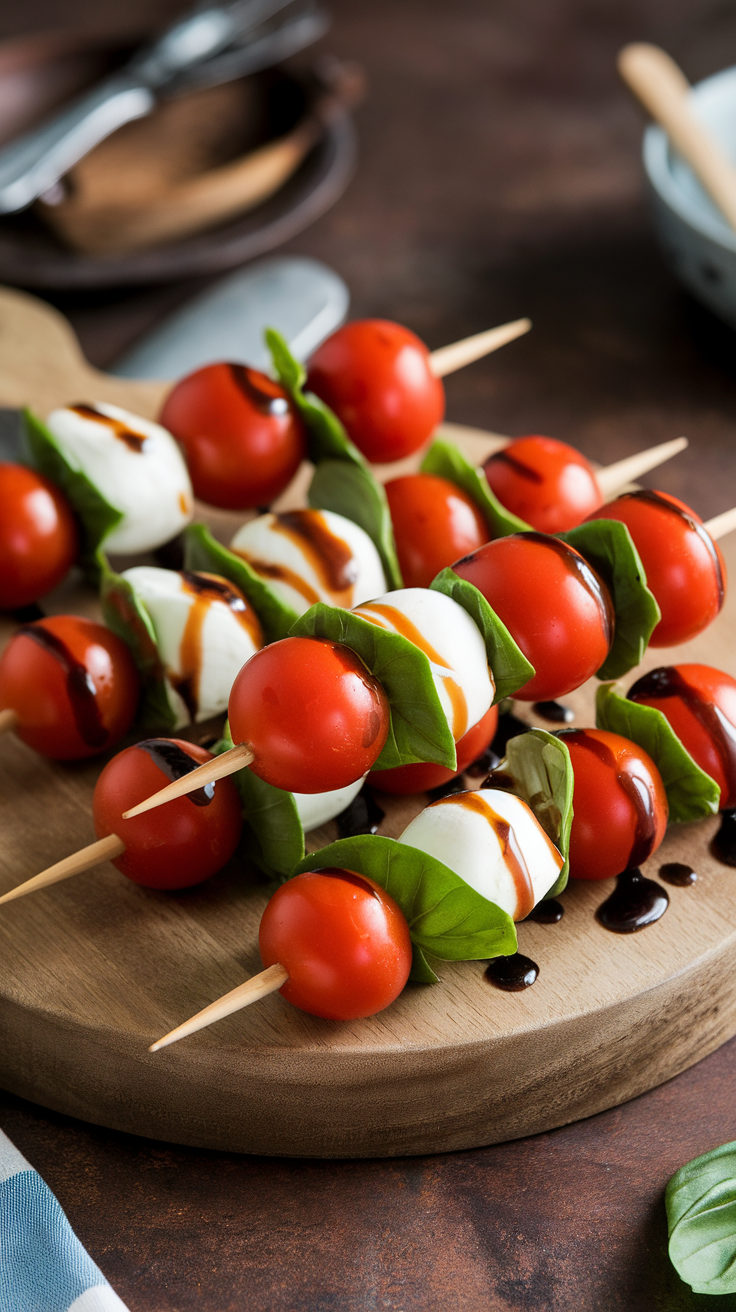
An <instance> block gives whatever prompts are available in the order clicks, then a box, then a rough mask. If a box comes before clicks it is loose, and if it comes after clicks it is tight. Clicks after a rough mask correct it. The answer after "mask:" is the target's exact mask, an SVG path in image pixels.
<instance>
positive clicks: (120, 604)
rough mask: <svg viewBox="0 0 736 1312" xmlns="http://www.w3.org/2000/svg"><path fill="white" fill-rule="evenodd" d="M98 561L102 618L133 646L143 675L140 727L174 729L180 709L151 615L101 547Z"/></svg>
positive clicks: (109, 627) (131, 649) (136, 660)
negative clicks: (172, 698)
mask: <svg viewBox="0 0 736 1312" xmlns="http://www.w3.org/2000/svg"><path fill="white" fill-rule="evenodd" d="M97 561H98V567H99V574H100V603H101V606H102V618H103V619H104V621H105V623H106V625H107V627H108V629H112V631H113V633H116V634H117V636H118V637H119V638H122V640H123V642H124V643H125V644H126V646H127V647H129V648H130V652H131V655H132V657H133V660H134V661H135V664H136V669H137V670H138V673H139V675H140V679H141V687H142V698H141V704H140V706H139V708H138V723H139V726H140V728H141V729H142V730H144V731H147V730H151V729H162V728H165V729H173V728H174V725H175V724H176V711H175V710H174V707H173V706H172V705H171V702H170V700H169V694H168V688H167V684H166V679H165V677H164V667H163V664H162V662H161V658H160V656H159V654H158V646H157V643H156V631H155V629H154V627H153V623H152V620H151V617H150V615H149V614H148V611H147V610H146V607H145V606H144V604H143V602H142V601H141V599H140V597H138V595H137V593H136V591H135V589H134V588H133V587H132V585H131V584H130V583H129V582H128V580H127V579H124V578H123V577H122V575H120V574H116V573H115V571H114V570H112V569H110V566H109V564H108V562H107V560H106V558H105V556H104V554H103V552H102V551H99V550H98V552H97Z"/></svg>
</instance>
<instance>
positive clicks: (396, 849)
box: [294, 834, 516, 971]
mask: <svg viewBox="0 0 736 1312" xmlns="http://www.w3.org/2000/svg"><path fill="white" fill-rule="evenodd" d="M328 866H337V867H338V868H341V869H345V870H354V871H355V872H356V873H357V874H359V875H368V877H369V878H370V879H374V880H375V882H376V883H377V884H380V886H381V888H384V889H385V890H386V892H387V893H390V895H391V897H392V898H393V899H394V901H396V902H398V904H399V906H400V908H401V910H402V911H403V913H404V915H405V916H406V919H407V921H408V924H409V932H410V934H411V939H412V943H413V944H414V945H415V946H416V947H417V948H418V949H419V951H420V952H421V953H422V954H424V953H425V952H429V953H430V954H431V955H432V956H433V957H440V958H441V959H442V960H443V961H477V960H479V959H480V960H485V959H488V958H489V957H499V956H508V955H509V954H510V953H512V952H515V951H516V929H515V927H514V922H513V920H512V919H511V917H510V916H508V915H507V914H506V912H505V911H502V910H501V908H500V907H498V906H496V904H495V902H489V901H488V899H487V898H485V897H481V895H480V893H476V891H475V889H474V888H471V887H470V885H469V884H466V883H465V880H464V879H461V878H460V876H459V875H456V874H455V872H454V871H453V870H450V869H449V868H448V866H446V865H444V864H443V863H442V862H441V861H438V860H437V859H436V858H435V857H433V856H429V855H428V854H427V853H426V852H420V851H419V849H418V848H416V847H409V845H408V844H407V843H399V842H397V840H396V839H395V838H384V837H382V836H381V835H380V834H361V835H360V836H359V837H357V838H341V839H338V841H337V842H336V843H330V845H329V846H328V847H323V848H322V849H321V851H319V852H312V853H310V855H309V856H308V857H305V859H304V860H303V861H301V862H300V863H299V865H298V866H297V868H296V870H295V871H294V873H295V874H297V875H298V874H301V873H302V872H303V871H305V870H320V869H324V868H325V867H328ZM416 965H417V970H418V971H421V970H422V969H425V968H426V966H427V963H426V961H425V960H424V957H423V956H422V958H421V959H420V960H418V961H417V963H416Z"/></svg>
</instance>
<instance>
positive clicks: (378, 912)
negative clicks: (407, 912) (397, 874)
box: [258, 869, 411, 1020]
mask: <svg viewBox="0 0 736 1312" xmlns="http://www.w3.org/2000/svg"><path fill="white" fill-rule="evenodd" d="M258 946H259V949H260V953H261V961H262V962H263V965H264V967H266V968H268V967H269V966H274V965H276V963H277V962H279V963H280V964H281V965H282V966H283V967H284V969H285V970H288V972H289V978H288V980H287V981H286V983H285V984H284V985H282V987H281V989H280V992H281V993H282V994H283V996H284V997H285V998H286V999H287V1001H288V1002H291V1003H293V1005H294V1006H295V1007H299V1008H300V1009H301V1010H302V1011H306V1012H309V1014H310V1015H312V1016H322V1017H324V1019H325V1020H359V1019H360V1018H361V1017H363V1016H373V1015H375V1013H376V1012H377V1011H383V1009H384V1007H388V1006H390V1004H391V1003H392V1002H393V1001H394V1000H395V999H396V998H397V997H398V996H399V994H400V993H401V990H402V989H403V987H404V985H405V984H406V981H407V979H408V978H409V971H410V970H411V939H410V937H409V926H408V925H407V923H406V920H405V918H404V916H403V914H402V912H401V911H400V909H399V907H398V906H397V904H396V903H395V902H394V899H393V898H392V897H390V896H389V894H388V893H386V892H384V890H383V889H382V888H381V887H380V886H379V885H378V884H376V883H375V882H374V881H373V880H372V879H368V878H367V877H366V876H365V875H358V874H355V873H354V872H353V871H352V870H336V869H326V870H315V871H312V872H311V873H309V874H305V875H296V876H295V878H294V879H290V880H288V881H287V882H286V883H285V884H282V885H281V887H280V888H279V889H277V890H276V892H275V893H274V895H273V897H272V898H271V901H270V902H269V903H268V906H267V907H266V910H265V911H264V913H263V918H262V920H261V927H260V930H259V933H258Z"/></svg>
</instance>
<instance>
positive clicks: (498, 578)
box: [453, 533, 614, 702]
mask: <svg viewBox="0 0 736 1312" xmlns="http://www.w3.org/2000/svg"><path fill="white" fill-rule="evenodd" d="M453 569H454V570H455V573H456V574H459V575H460V577H461V578H463V579H468V580H469V582H470V583H474V584H475V586H476V588H478V589H479V591H480V592H482V593H483V596H484V597H485V598H486V600H487V601H488V602H490V604H491V606H492V607H493V609H494V610H495V611H496V613H497V615H499V616H500V618H501V619H502V620H503V622H504V624H505V625H506V627H507V629H508V630H509V631H510V633H511V635H512V637H513V638H514V639H515V640H516V642H518V644H519V646H520V647H521V650H522V651H523V653H524V655H525V656H526V658H527V660H529V661H531V663H532V665H533V666H534V669H535V671H536V673H535V675H534V677H533V678H531V679H530V680H529V682H528V683H525V684H524V687H523V688H521V689H520V690H519V691H518V692H515V693H514V696H515V697H518V698H520V700H521V701H527V702H535V701H548V700H554V699H555V698H556V697H562V696H564V694H565V693H568V692H572V690H573V689H574V688H579V687H580V685H581V683H585V680H586V679H589V678H590V677H591V675H593V674H595V672H596V670H598V669H599V668H600V666H601V665H602V664H603V662H604V660H605V658H606V656H607V655H608V652H609V650H610V647H611V643H612V641H613V626H614V615H613V606H612V604H611V598H610V596H609V595H608V589H607V588H606V585H605V584H604V582H603V580H602V579H600V578H599V577H598V575H597V574H596V572H595V570H594V569H592V568H591V566H590V565H589V564H588V562H587V561H586V560H584V559H583V557H582V556H581V555H580V553H579V552H578V551H574V550H573V549H572V547H568V546H567V545H566V544H565V543H564V542H560V541H559V539H557V538H551V537H546V536H544V535H543V534H541V533H512V534H511V535H510V536H509V537H507V538H496V540H495V541H494V542H487V543H486V545H485V546H484V547H481V548H480V550H479V551H475V552H473V554H472V555H471V556H466V557H465V558H464V559H463V560H459V561H457V563H456V564H455V565H453Z"/></svg>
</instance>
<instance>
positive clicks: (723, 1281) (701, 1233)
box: [665, 1143, 736, 1294]
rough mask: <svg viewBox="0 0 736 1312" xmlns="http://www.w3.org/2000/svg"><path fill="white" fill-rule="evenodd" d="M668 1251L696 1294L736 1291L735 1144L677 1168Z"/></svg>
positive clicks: (669, 1197) (670, 1190) (670, 1194)
mask: <svg viewBox="0 0 736 1312" xmlns="http://www.w3.org/2000/svg"><path fill="white" fill-rule="evenodd" d="M665 1207H666V1209H667V1225H668V1229H669V1236H670V1244H669V1253H670V1258H671V1260H672V1264H673V1266H674V1267H675V1270H676V1271H677V1274H678V1275H679V1276H680V1277H681V1279H682V1280H684V1281H685V1283H686V1284H688V1285H690V1287H691V1289H692V1290H693V1291H694V1292H695V1293H696V1294H736V1143H724V1144H723V1146H722V1147H720V1148H714V1149H713V1150H712V1151H711V1152H709V1153H704V1154H703V1156H702V1157H696V1158H695V1159H694V1161H692V1162H688V1163H687V1164H686V1165H685V1166H681V1167H680V1169H679V1171H676V1172H675V1174H674V1175H673V1176H672V1179H671V1180H670V1181H669V1183H668V1185H667V1189H666V1192H665Z"/></svg>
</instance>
